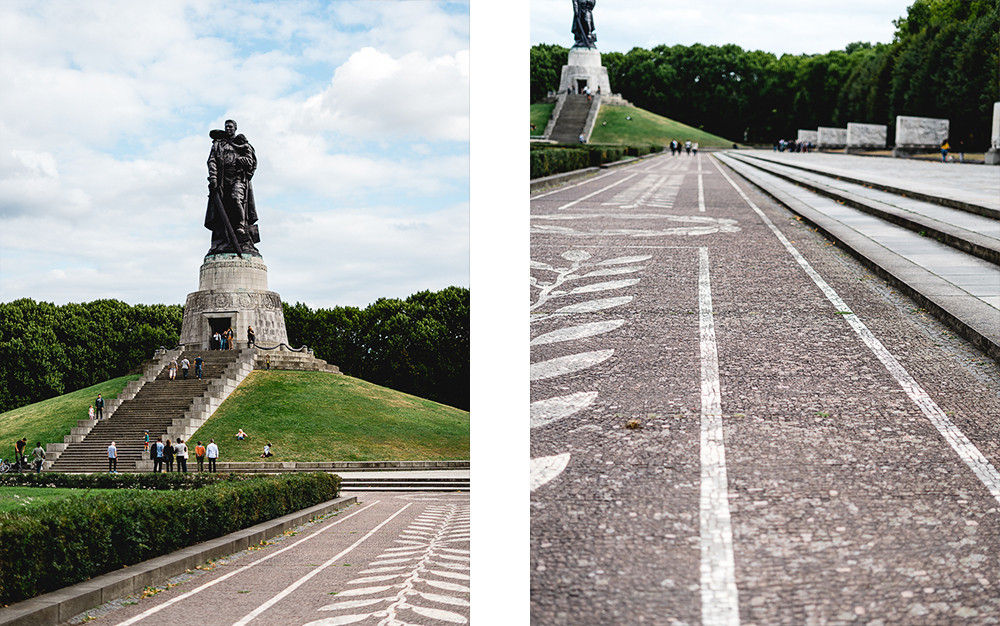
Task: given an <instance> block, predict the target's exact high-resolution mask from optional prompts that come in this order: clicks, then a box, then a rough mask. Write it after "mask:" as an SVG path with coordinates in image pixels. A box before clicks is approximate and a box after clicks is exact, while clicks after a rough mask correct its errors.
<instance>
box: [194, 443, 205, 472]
mask: <svg viewBox="0 0 1000 626" xmlns="http://www.w3.org/2000/svg"><path fill="white" fill-rule="evenodd" d="M194 458H195V459H197V460H198V471H199V472H204V471H205V446H203V445H201V442H200V441H199V442H198V445H197V446H195V447H194Z"/></svg>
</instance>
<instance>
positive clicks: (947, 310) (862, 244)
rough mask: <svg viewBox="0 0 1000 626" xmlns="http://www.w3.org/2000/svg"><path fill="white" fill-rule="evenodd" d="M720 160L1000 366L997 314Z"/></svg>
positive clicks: (837, 223)
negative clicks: (998, 362)
mask: <svg viewBox="0 0 1000 626" xmlns="http://www.w3.org/2000/svg"><path fill="white" fill-rule="evenodd" d="M730 159H731V157H730ZM732 160H733V161H735V159H732ZM720 161H723V162H724V163H726V165H727V166H729V168H730V169H732V170H733V171H735V172H736V173H738V174H739V175H740V176H741V177H742V178H744V179H746V180H747V181H749V182H750V183H751V184H753V185H755V186H756V187H759V188H760V189H761V190H762V191H763V192H764V193H765V194H767V195H769V196H771V197H772V198H774V199H775V200H777V201H778V202H779V203H780V204H782V205H783V206H785V207H786V208H788V210H790V211H792V212H793V213H795V214H796V215H799V216H800V217H802V219H803V220H806V221H807V222H809V223H810V224H812V225H813V226H815V227H816V228H818V229H819V231H820V232H821V233H822V234H823V235H824V236H826V237H828V238H830V239H833V240H834V241H836V242H837V244H838V245H839V246H840V247H841V248H843V249H844V250H846V251H847V252H850V253H851V255H852V256H854V257H855V258H856V259H858V260H859V261H860V262H861V263H862V264H863V265H865V266H866V267H868V268H869V269H870V270H872V271H873V272H874V273H875V274H877V275H878V276H879V277H880V278H882V279H883V280H885V281H887V282H888V283H889V284H891V285H893V286H895V287H896V288H898V289H899V290H900V291H902V292H903V293H905V294H906V295H907V296H909V297H910V298H912V299H913V300H914V301H916V302H917V303H918V304H919V305H920V306H921V307H923V308H924V309H927V311H929V312H930V313H931V314H932V315H934V316H935V317H937V318H938V319H939V320H941V321H942V322H944V323H945V324H946V325H948V326H950V327H951V328H953V329H954V330H955V332H957V333H958V334H959V335H961V336H962V337H964V338H965V339H967V340H968V341H969V342H971V343H972V344H973V345H975V346H976V347H977V348H978V349H979V350H982V351H983V352H984V353H985V354H986V355H987V356H989V357H990V358H992V359H994V360H997V361H1000V312H998V311H997V310H996V309H994V308H993V307H991V306H990V305H988V304H986V303H985V302H983V301H982V300H979V299H978V298H974V297H972V296H970V295H968V294H966V293H965V292H963V291H961V290H960V289H958V288H957V287H955V286H954V285H952V284H951V283H948V282H947V281H945V280H944V279H942V278H940V277H939V276H937V275H936V274H934V273H932V272H930V271H928V270H926V269H924V268H922V267H920V266H918V265H916V264H914V263H912V262H910V261H908V260H906V259H904V258H902V257H900V256H899V255H897V254H895V253H894V252H891V251H889V250H887V249H886V248H884V247H883V246H881V245H879V244H877V243H875V242H874V241H872V240H871V239H869V238H868V237H865V236H864V235H863V234H861V233H859V232H858V231H856V230H854V229H853V228H850V227H849V226H846V225H844V224H842V223H840V222H839V221H837V220H835V219H833V218H831V217H827V216H826V215H823V214H822V213H820V212H819V211H817V210H815V209H813V208H812V207H810V206H809V205H807V204H805V203H803V202H802V201H800V200H797V199H795V198H793V197H792V196H790V195H788V194H787V193H785V192H784V191H781V190H780V189H778V188H776V187H773V186H772V185H770V184H768V183H767V182H765V181H763V180H761V179H760V178H758V177H757V176H755V175H754V174H753V173H752V172H749V171H746V170H745V168H749V167H750V166H749V165H746V164H741V166H740V167H739V168H737V167H734V165H733V163H732V162H731V161H729V162H727V161H725V160H723V159H720ZM737 162H738V161H737Z"/></svg>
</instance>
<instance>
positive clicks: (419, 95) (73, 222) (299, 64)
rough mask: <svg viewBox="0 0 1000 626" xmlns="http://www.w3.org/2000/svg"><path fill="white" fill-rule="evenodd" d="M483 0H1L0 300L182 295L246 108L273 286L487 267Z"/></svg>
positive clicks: (317, 301)
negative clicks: (479, 179) (214, 140)
mask: <svg viewBox="0 0 1000 626" xmlns="http://www.w3.org/2000/svg"><path fill="white" fill-rule="evenodd" d="M469 28H470V23H469V5H468V4H467V3H463V2H457V3H449V2H325V1H320V0H302V1H294V0H291V1H282V2H266V1H262V2H250V1H246V0H241V1H238V2H237V1H228V0H171V1H167V2H133V1H131V0H121V1H119V0H82V1H81V0H45V1H44V2H42V1H34V2H29V1H20V0H4V1H3V2H0V84H2V85H3V88H2V89H0V301H4V302H7V301H11V300H13V299H16V298H21V297H29V298H34V299H35V300H46V301H53V302H55V303H57V304H61V303H65V302H84V301H90V300H95V299H98V298H117V299H120V300H124V301H126V302H129V303H132V304H136V303H145V304H152V303H160V302H162V303H178V304H180V303H183V302H184V301H185V298H186V295H187V294H188V293H189V292H192V291H196V290H197V286H198V285H197V281H198V267H199V266H200V265H201V262H202V259H203V257H204V255H205V253H206V252H207V250H208V247H209V240H210V232H209V231H208V230H206V229H205V228H204V227H203V226H202V223H203V221H204V217H205V207H206V202H207V181H206V176H207V171H206V165H205V162H206V159H207V157H208V153H209V149H210V147H211V140H210V139H209V137H208V132H209V131H210V130H211V129H214V128H222V126H223V122H224V121H225V120H226V119H227V118H233V119H235V120H236V121H237V122H238V124H239V132H241V133H244V134H245V135H246V136H247V138H248V139H249V141H250V142H251V143H252V144H253V146H254V149H255V150H256V153H257V157H258V161H259V164H258V168H257V173H256V174H255V176H254V179H253V185H254V192H255V195H256V201H257V209H258V215H259V219H260V221H259V226H260V233H261V243H260V244H258V248H259V249H260V251H261V253H262V255H263V257H264V262H265V263H266V264H267V266H268V270H269V271H268V274H269V286H270V288H271V290H273V291H277V292H278V293H279V294H280V295H281V297H282V299H283V300H285V301H286V302H290V303H294V302H297V301H301V302H305V303H306V304H308V305H310V306H312V307H331V306H335V305H353V306H366V305H367V304H369V303H370V302H372V301H374V300H375V299H377V298H379V297H405V296H408V295H410V294H411V293H414V292H416V291H420V290H423V289H433V290H437V289H441V288H444V287H447V286H449V285H459V286H469V184H470V183H469V117H470V115H469V41H470V38H469Z"/></svg>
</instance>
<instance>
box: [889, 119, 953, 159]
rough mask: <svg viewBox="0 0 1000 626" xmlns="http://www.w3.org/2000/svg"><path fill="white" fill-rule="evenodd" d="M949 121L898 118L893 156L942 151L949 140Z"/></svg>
mask: <svg viewBox="0 0 1000 626" xmlns="http://www.w3.org/2000/svg"><path fill="white" fill-rule="evenodd" d="M948 127H949V123H948V120H946V119H942V118H937V117H911V116H909V115H897V116H896V147H895V148H893V149H892V156H894V157H904V156H910V155H911V154H920V153H923V152H934V151H935V150H940V149H941V142H943V141H944V140H945V139H947V138H948Z"/></svg>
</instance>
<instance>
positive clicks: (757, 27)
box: [531, 0, 913, 55]
mask: <svg viewBox="0 0 1000 626" xmlns="http://www.w3.org/2000/svg"><path fill="white" fill-rule="evenodd" d="M911 4H913V0H697V2H695V1H692V0H687V1H677V0H628V1H627V2H623V1H620V0H618V1H616V0H598V2H597V4H596V6H595V8H594V27H595V29H596V31H597V47H598V49H599V50H602V51H607V52H628V51H629V50H631V49H632V48H634V47H636V46H639V47H641V48H647V49H648V48H651V47H653V46H656V45H660V44H666V45H671V46H672V45H677V44H681V45H685V46H688V45H691V44H694V43H701V44H705V45H723V44H727V43H734V44H736V45H738V46H740V47H742V48H743V49H745V50H764V51H767V52H773V53H774V54H777V55H781V54H785V53H788V54H803V53H806V54H817V53H824V52H829V51H831V50H839V49H842V48H843V47H844V46H846V45H847V44H849V43H851V42H855V41H870V42H872V43H875V42H882V43H888V42H890V41H892V34H893V33H894V32H895V27H894V26H893V25H892V20H894V19H898V18H899V17H902V16H904V15H906V8H907V7H908V6H910V5H911ZM572 21H573V9H572V3H571V1H570V0H532V2H531V44H532V45H534V44H539V43H548V44H559V45H562V46H566V47H567V48H568V47H570V46H572V45H573V35H572V34H571V33H570V25H571V24H572Z"/></svg>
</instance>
